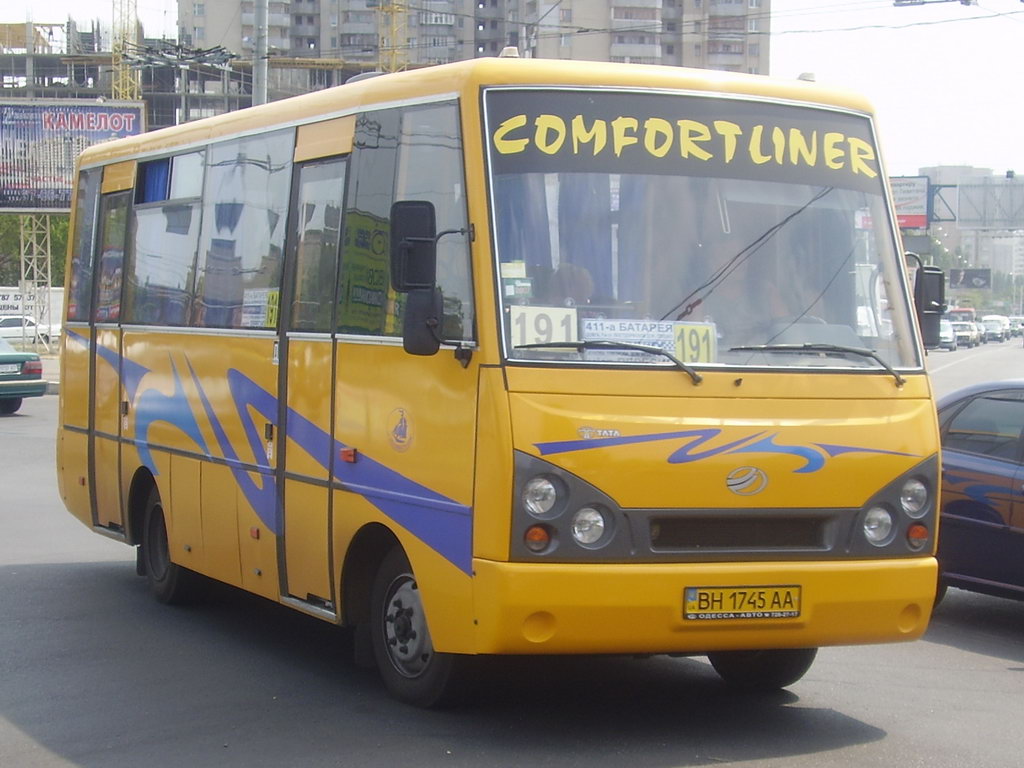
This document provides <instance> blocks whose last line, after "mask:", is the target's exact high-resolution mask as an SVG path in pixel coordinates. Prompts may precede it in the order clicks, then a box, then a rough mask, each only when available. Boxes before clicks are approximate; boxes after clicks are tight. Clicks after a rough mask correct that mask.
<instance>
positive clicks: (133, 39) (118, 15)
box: [110, 0, 142, 101]
mask: <svg viewBox="0 0 1024 768" xmlns="http://www.w3.org/2000/svg"><path fill="white" fill-rule="evenodd" d="M113 3H114V35H113V40H112V41H111V45H110V53H111V57H110V59H111V64H113V73H112V74H113V77H112V79H111V95H112V96H113V97H114V98H115V99H118V100H124V101H138V100H139V99H141V98H142V86H141V85H140V83H139V73H138V71H137V70H135V69H133V68H132V66H131V62H130V61H129V59H128V54H129V52H130V51H132V50H133V49H134V48H135V45H136V43H137V42H138V39H137V38H138V24H139V22H138V13H137V11H138V4H137V0H113Z"/></svg>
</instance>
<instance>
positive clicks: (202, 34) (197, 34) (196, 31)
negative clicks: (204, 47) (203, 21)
mask: <svg viewBox="0 0 1024 768" xmlns="http://www.w3.org/2000/svg"><path fill="white" fill-rule="evenodd" d="M192 39H193V40H195V41H197V42H198V41H199V40H205V39H206V30H205V29H203V27H192Z"/></svg>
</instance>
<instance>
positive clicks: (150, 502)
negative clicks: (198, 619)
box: [141, 488, 200, 605]
mask: <svg viewBox="0 0 1024 768" xmlns="http://www.w3.org/2000/svg"><path fill="white" fill-rule="evenodd" d="M141 549H142V552H141V560H142V565H143V567H144V569H145V573H146V579H147V581H148V582H149V588H150V589H151V590H152V592H153V594H154V595H155V596H156V599H157V600H159V601H160V602H161V603H167V604H168V605H180V604H183V603H188V602H191V601H192V600H194V599H195V598H196V596H197V594H198V592H199V579H200V577H199V575H198V574H197V573H195V572H193V571H190V570H188V569H187V568H182V567H181V566H180V565H177V564H176V563H172V562H171V552H170V548H169V545H168V541H167V524H166V522H165V521H164V507H163V504H161V502H160V494H159V493H158V492H157V490H156V488H153V489H152V490H151V491H150V492H149V498H148V499H147V500H146V511H145V515H144V516H143V524H142V545H141Z"/></svg>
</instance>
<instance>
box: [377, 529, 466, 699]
mask: <svg viewBox="0 0 1024 768" xmlns="http://www.w3.org/2000/svg"><path fill="white" fill-rule="evenodd" d="M370 634H371V637H370V640H371V644H372V646H373V656H374V660H375V661H376V663H377V669H378V670H379V671H380V675H381V677H382V678H383V679H384V684H385V685H386V686H387V688H388V691H390V693H391V695H392V696H394V697H395V698H397V699H399V700H400V701H404V702H406V703H407V704H413V705H415V706H418V707H441V706H448V705H451V704H454V703H456V702H457V701H458V700H459V699H460V698H461V696H462V695H463V694H464V693H465V692H466V684H467V682H468V673H467V668H468V665H469V662H470V658H469V657H467V656H461V655H458V654H451V653H438V652H437V651H435V650H434V645H433V643H432V642H431V639H430V630H429V629H428V628H427V619H426V615H425V613H424V610H423V601H422V598H421V596H420V591H419V585H418V584H417V582H416V577H415V576H414V575H413V572H412V567H411V566H410V565H409V560H408V558H406V556H405V553H404V552H403V551H402V549H401V548H400V547H395V548H394V549H392V550H391V551H390V552H389V553H388V554H387V556H386V557H385V558H384V560H383V561H382V562H381V565H380V568H379V569H378V571H377V575H376V577H375V578H374V582H373V594H372V603H371V612H370Z"/></svg>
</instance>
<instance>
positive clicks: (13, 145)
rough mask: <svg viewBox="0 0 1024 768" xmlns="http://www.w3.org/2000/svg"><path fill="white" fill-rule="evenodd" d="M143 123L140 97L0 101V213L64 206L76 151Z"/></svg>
mask: <svg viewBox="0 0 1024 768" xmlns="http://www.w3.org/2000/svg"><path fill="white" fill-rule="evenodd" d="M144 122H145V105H144V104H143V103H142V102H134V101H107V102H103V103H97V102H83V101H76V100H63V101H56V100H54V101H40V100H35V99H17V100H10V101H0V213H30V212H31V213H57V212H63V211H69V210H70V209H71V187H72V183H73V179H72V176H73V175H74V167H75V158H76V157H78V155H79V153H81V151H82V150H83V149H85V148H86V147H89V146H91V145H93V144H98V143H100V142H102V141H109V140H110V139H120V138H123V137H125V136H134V135H136V134H139V133H142V132H143V131H144V130H145V125H144Z"/></svg>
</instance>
